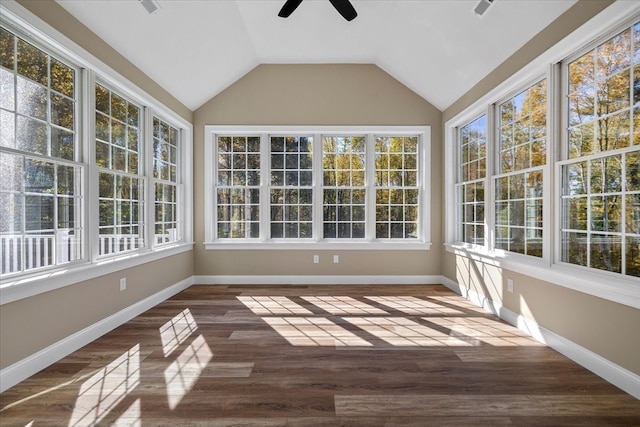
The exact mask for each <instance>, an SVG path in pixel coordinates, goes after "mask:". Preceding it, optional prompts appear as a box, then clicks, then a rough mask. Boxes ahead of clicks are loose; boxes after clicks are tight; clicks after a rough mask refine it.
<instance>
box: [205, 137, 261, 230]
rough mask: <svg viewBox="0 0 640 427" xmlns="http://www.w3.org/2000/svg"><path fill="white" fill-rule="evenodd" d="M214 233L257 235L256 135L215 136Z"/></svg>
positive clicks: (258, 211)
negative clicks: (216, 161)
mask: <svg viewBox="0 0 640 427" xmlns="http://www.w3.org/2000/svg"><path fill="white" fill-rule="evenodd" d="M217 153H218V168H217V169H218V173H217V179H218V182H217V185H216V195H217V207H218V209H217V226H218V230H217V235H218V238H220V239H257V238H259V237H260V137H257V136H244V135H243V136H220V137H218V138H217Z"/></svg>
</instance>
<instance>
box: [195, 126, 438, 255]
mask: <svg viewBox="0 0 640 427" xmlns="http://www.w3.org/2000/svg"><path fill="white" fill-rule="evenodd" d="M206 135H207V144H206V149H207V152H206V153H205V155H206V158H207V163H206V166H207V168H209V169H210V171H211V173H210V174H207V175H208V176H210V177H212V179H211V180H210V181H209V184H208V185H210V186H211V188H212V191H211V192H210V194H211V195H212V196H213V195H215V197H211V198H210V200H209V201H207V202H206V203H207V206H209V207H210V208H209V211H208V212H209V215H210V217H211V218H214V220H213V221H211V222H210V223H211V224H210V225H209V222H207V224H208V227H209V228H208V229H207V235H208V236H209V237H208V239H207V240H208V241H207V244H206V245H207V248H209V249H216V248H218V247H226V248H229V247H235V248H247V247H249V248H251V247H255V245H256V244H269V243H270V244H274V245H275V246H274V247H280V248H287V247H291V246H287V245H286V243H291V244H293V245H296V246H294V247H300V245H301V244H304V243H308V244H314V245H317V244H324V245H327V244H337V245H344V244H346V243H348V244H349V245H350V246H341V247H350V248H368V247H371V244H372V243H378V244H385V243H386V244H393V243H398V244H401V245H403V247H405V248H411V246H410V243H412V242H413V243H415V244H416V246H415V248H422V249H424V248H425V246H428V244H429V242H428V237H429V234H428V218H429V216H428V210H429V209H428V205H427V201H428V194H427V189H428V171H427V170H426V165H428V156H427V153H428V145H429V139H428V137H429V134H428V128H427V129H425V128H412V127H410V128H386V127H383V128H374V129H360V128H339V129H334V128H326V127H323V128H319V129H318V128H307V127H303V128H300V127H295V128H286V127H283V128H280V127H277V128H276V127H266V128H263V127H245V128H242V127H237V128H236V127H214V126H207V127H206ZM231 244H232V245H231ZM242 244H245V246H243V245H242ZM220 245H222V246H220ZM246 245H248V246H246Z"/></svg>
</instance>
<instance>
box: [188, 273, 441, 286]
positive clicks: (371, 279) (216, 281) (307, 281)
mask: <svg viewBox="0 0 640 427" xmlns="http://www.w3.org/2000/svg"><path fill="white" fill-rule="evenodd" d="M444 279H445V277H443V276H293V275H292V276H194V277H193V283H194V284H197V285H394V284H395V285H439V284H441V283H442V281H443V280H444Z"/></svg>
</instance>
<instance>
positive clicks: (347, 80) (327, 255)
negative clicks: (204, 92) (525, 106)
mask: <svg viewBox="0 0 640 427" xmlns="http://www.w3.org/2000/svg"><path fill="white" fill-rule="evenodd" d="M441 120H442V118H441V113H440V111H439V110H438V109H436V108H435V107H433V106H432V105H431V104H429V103H428V102H426V101H425V100H424V99H423V98H421V97H420V96H418V95H416V94H415V93H414V92H412V91H410V90H409V89H407V88H406V87H405V86H403V85H402V84H400V83H399V82H398V81H397V80H395V79H393V78H392V77H391V76H389V75H388V74H387V73H385V72H384V71H382V70H381V69H380V68H378V67H376V66H374V65H360V64H340V65H338V64H322V65H261V66H258V67H256V68H255V69H253V70H252V71H251V72H249V73H248V74H247V75H245V76H244V77H243V78H242V79H240V80H239V81H237V82H236V83H235V84H233V85H232V86H230V87H229V88H227V89H226V90H225V91H223V92H222V93H220V94H219V95H218V96H216V97H215V98H213V99H212V100H211V101H209V102H208V103H206V104H205V105H203V106H202V107H200V108H199V109H198V110H196V111H195V112H194V136H195V138H194V159H195V164H194V171H195V175H194V194H196V195H199V194H200V195H201V194H204V191H205V189H204V126H205V125H300V126H302V125H317V126H323V125H341V126H346V125H372V126H374V125H378V126H382V125H415V126H425V125H428V126H431V140H432V152H431V156H432V161H431V165H429V167H430V170H431V178H432V180H433V182H434V187H433V188H434V191H433V192H432V195H431V203H432V205H433V206H435V207H436V209H434V210H432V219H431V234H432V242H433V243H434V245H433V247H432V249H431V250H430V251H330V252H323V251H318V250H313V251H284V250H274V251H265V250H262V251H259V250H258V251H239V250H234V251H221V250H215V251H207V250H205V249H204V247H203V246H202V243H203V241H204V221H205V218H204V204H203V197H195V203H194V210H195V236H196V237H195V241H196V250H195V263H194V270H195V274H197V275H370V274H375V275H395V274H398V275H439V274H440V254H441V250H440V248H441V246H442V245H441V243H442V235H441V232H440V230H441V228H442V227H441V226H440V224H441V217H440V215H439V212H440V210H439V206H440V200H441V188H440V186H439V185H438V184H439V183H440V176H441V175H442V168H441V162H440V160H439V159H440V158H441V155H442V148H441V140H442V136H441V134H442V133H441ZM314 254H319V255H320V257H321V258H320V264H317V265H316V264H313V263H312V260H313V255H314ZM334 254H338V255H340V264H333V263H332V262H331V255H334Z"/></svg>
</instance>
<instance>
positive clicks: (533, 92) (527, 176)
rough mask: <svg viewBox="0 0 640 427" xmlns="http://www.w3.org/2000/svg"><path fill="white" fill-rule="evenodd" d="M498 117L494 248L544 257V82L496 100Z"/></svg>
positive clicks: (545, 119)
mask: <svg viewBox="0 0 640 427" xmlns="http://www.w3.org/2000/svg"><path fill="white" fill-rule="evenodd" d="M498 121H499V123H498V135H499V137H498V138H499V139H498V147H497V151H498V164H497V169H498V175H497V177H496V178H495V180H494V183H495V184H494V185H495V208H494V209H495V248H496V249H504V250H506V251H510V252H516V253H521V254H525V255H532V256H536V257H542V226H543V176H544V170H543V167H544V165H545V164H546V163H547V158H546V132H547V84H546V80H543V81H541V82H539V83H537V84H535V85H533V86H531V87H529V88H527V89H526V90H524V91H522V92H520V93H519V94H517V95H516V96H514V97H512V98H510V99H509V100H507V101H505V102H503V103H502V104H500V105H499V107H498Z"/></svg>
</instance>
